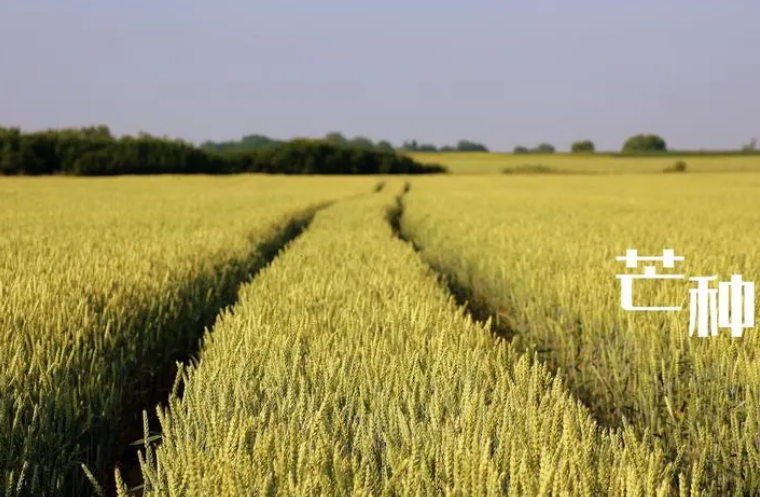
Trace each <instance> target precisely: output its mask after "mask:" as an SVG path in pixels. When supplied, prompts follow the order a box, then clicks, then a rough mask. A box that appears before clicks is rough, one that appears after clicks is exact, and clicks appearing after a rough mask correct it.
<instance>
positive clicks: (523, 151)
mask: <svg viewBox="0 0 760 497" xmlns="http://www.w3.org/2000/svg"><path fill="white" fill-rule="evenodd" d="M512 153H515V154H528V153H530V150H529V149H528V147H524V146H522V145H518V146H516V147H515V148H514V149H513V150H512Z"/></svg>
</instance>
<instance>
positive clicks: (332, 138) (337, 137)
mask: <svg viewBox="0 0 760 497" xmlns="http://www.w3.org/2000/svg"><path fill="white" fill-rule="evenodd" d="M324 140H325V141H326V142H327V143H331V144H333V145H345V144H346V143H347V142H348V140H346V137H345V136H343V133H339V132H337V131H332V132H330V133H327V134H326V135H325V138H324Z"/></svg>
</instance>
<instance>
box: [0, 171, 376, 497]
mask: <svg viewBox="0 0 760 497" xmlns="http://www.w3.org/2000/svg"><path fill="white" fill-rule="evenodd" d="M315 181H316V184H315ZM373 183H374V181H373V180H370V179H367V180H360V179H356V180H349V179H342V180H340V181H336V180H329V179H316V180H315V179H312V180H311V181H309V182H308V183H307V182H304V181H302V180H300V179H289V180H285V179H282V178H251V177H247V178H197V177H196V178H186V177H185V178H182V177H161V178H143V179H137V178H123V179H119V180H102V179H92V180H84V181H83V180H79V179H62V178H52V179H23V178H22V179H6V180H3V182H2V183H0V448H2V450H0V493H3V492H5V494H6V495H34V496H47V495H84V494H88V493H89V492H90V490H91V486H90V483H89V482H88V481H87V478H86V475H85V473H84V471H83V469H82V464H83V463H84V464H86V466H87V467H89V468H91V469H92V471H93V472H94V473H95V475H94V476H95V478H96V479H100V480H101V481H102V475H103V474H104V473H103V472H107V473H108V474H111V475H112V474H113V473H112V464H113V462H114V459H115V458H116V457H117V456H118V452H117V448H118V447H119V445H120V443H123V442H129V441H131V440H126V441H125V440H121V438H123V437H122V431H123V429H124V425H125V424H128V423H129V422H130V419H129V415H130V413H132V411H133V410H134V406H137V405H139V406H140V407H142V405H143V404H141V402H144V401H145V400H146V395H147V394H148V393H149V390H150V389H151V388H153V389H154V388H156V385H157V382H158V381H159V380H160V377H161V376H162V375H165V374H166V373H167V366H170V365H173V364H174V361H175V360H177V359H179V358H184V356H185V354H187V353H189V352H190V351H192V350H193V349H194V348H195V347H196V346H197V341H198V339H199V337H200V336H201V335H202V333H203V324H204V323H206V324H210V323H212V322H213V318H214V317H215V316H216V314H217V312H218V310H219V308H220V307H221V306H223V305H226V304H229V303H231V302H232V301H234V298H235V294H236V289H237V286H238V284H239V283H240V282H241V280H244V279H246V278H248V277H249V276H250V274H251V272H252V271H255V270H256V269H258V268H260V267H261V265H262V264H263V263H264V262H265V260H266V258H267V256H271V255H272V254H271V252H272V251H273V250H274V249H276V247H277V246H278V243H283V239H284V238H286V237H288V236H290V235H292V231H293V229H295V228H296V227H297V226H296V225H297V224H298V223H299V222H300V223H303V222H304V221H305V220H306V219H308V217H309V216H310V215H311V214H312V213H313V209H314V208H315V206H317V205H319V204H324V203H325V202H329V201H331V200H334V199H337V198H341V197H345V196H349V195H351V194H356V193H359V192H362V191H366V192H369V191H371V188H372V185H373ZM268 252H269V253H268ZM169 374H171V372H169ZM137 414H138V420H139V411H138V413H137Z"/></svg>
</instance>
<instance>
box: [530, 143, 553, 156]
mask: <svg viewBox="0 0 760 497" xmlns="http://www.w3.org/2000/svg"><path fill="white" fill-rule="evenodd" d="M534 152H535V153H537V154H553V153H554V152H556V149H555V148H554V145H552V144H551V143H540V144H539V145H538V146H537V147H536V149H535V150H534Z"/></svg>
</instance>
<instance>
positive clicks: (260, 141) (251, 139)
mask: <svg viewBox="0 0 760 497" xmlns="http://www.w3.org/2000/svg"><path fill="white" fill-rule="evenodd" d="M277 143H278V141H277V140H273V139H272V138H269V137H268V136H264V135H258V134H253V135H246V136H244V137H243V139H242V140H240V144H241V145H242V146H244V147H245V148H262V147H269V146H272V145H276V144H277Z"/></svg>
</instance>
